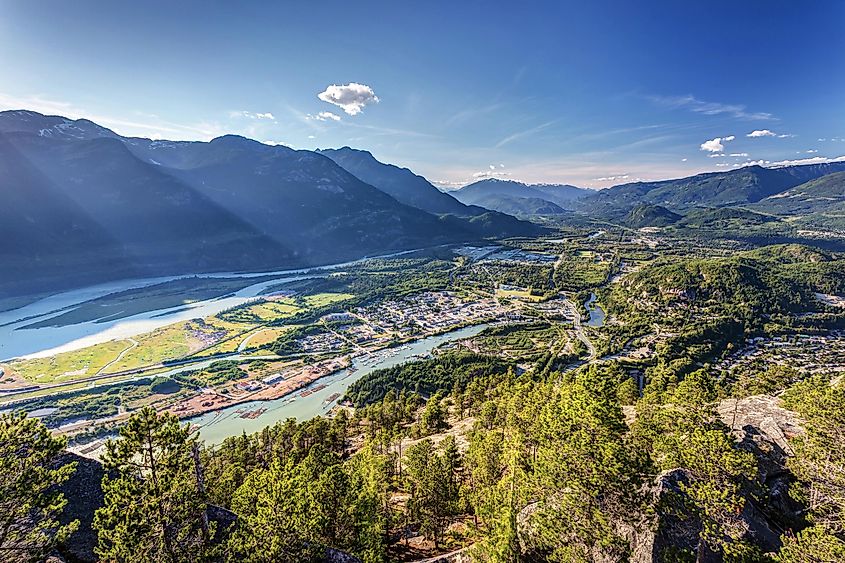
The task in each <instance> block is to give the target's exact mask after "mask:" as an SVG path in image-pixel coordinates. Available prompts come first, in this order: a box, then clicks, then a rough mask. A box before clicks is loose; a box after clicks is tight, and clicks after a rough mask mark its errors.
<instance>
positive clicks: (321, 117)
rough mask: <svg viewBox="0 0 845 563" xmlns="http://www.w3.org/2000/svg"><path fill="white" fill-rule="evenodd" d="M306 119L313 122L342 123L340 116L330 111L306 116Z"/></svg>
mask: <svg viewBox="0 0 845 563" xmlns="http://www.w3.org/2000/svg"><path fill="white" fill-rule="evenodd" d="M305 119H309V120H312V121H340V116H339V115H337V114H336V113H332V112H330V111H321V112H320V113H318V114H315V115H312V114H310V113H309V114H306V116H305Z"/></svg>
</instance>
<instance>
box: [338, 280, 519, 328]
mask: <svg viewBox="0 0 845 563" xmlns="http://www.w3.org/2000/svg"><path fill="white" fill-rule="evenodd" d="M510 311H511V308H510V307H507V306H505V305H502V304H500V303H499V302H498V301H496V300H495V299H492V298H486V299H474V300H464V299H461V297H459V296H458V295H457V294H456V293H454V292H451V291H429V292H425V293H419V294H417V295H412V296H409V297H405V298H403V299H399V300H386V301H382V302H380V303H378V304H376V305H372V306H370V307H361V308H358V309H357V310H356V311H355V312H356V314H357V315H358V317H359V318H360V319H361V320H363V321H364V322H366V323H367V324H369V325H372V326H374V327H376V328H377V329H378V330H383V331H385V332H395V333H399V334H400V335H402V336H412V335H416V334H420V333H431V332H441V331H444V330H448V329H450V328H453V327H455V326H459V325H464V324H473V323H480V322H483V321H486V320H493V319H499V318H502V317H504V316H505V315H507V314H508V313H509V312H510Z"/></svg>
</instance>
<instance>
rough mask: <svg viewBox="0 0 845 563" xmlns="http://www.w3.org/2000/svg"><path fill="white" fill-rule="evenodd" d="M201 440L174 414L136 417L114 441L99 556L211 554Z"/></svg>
mask: <svg viewBox="0 0 845 563" xmlns="http://www.w3.org/2000/svg"><path fill="white" fill-rule="evenodd" d="M197 447H198V446H197V443H196V439H195V438H191V437H190V431H189V429H188V427H187V426H182V425H180V424H179V420H178V419H177V418H176V417H175V416H173V415H171V414H167V413H165V414H161V415H159V414H157V413H156V411H155V410H153V409H152V408H150V407H145V408H144V409H142V410H140V411H138V412H137V413H135V414H133V415H132V416H131V417H129V420H127V422H126V425H125V426H123V427H122V428H121V429H120V436H119V438H118V439H117V440H109V441H108V442H107V443H106V453H105V454H104V456H103V464H104V467H105V469H106V473H105V475H104V477H103V493H104V497H105V498H104V504H103V506H102V507H101V508H99V509H98V510H97V512H96V514H95V516H94V528H95V529H96V530H97V533H98V539H99V544H98V546H97V549H96V552H97V554H98V555H99V556H100V557H101V558H103V559H106V560H110V561H155V562H159V561H161V562H167V563H175V562H178V561H198V560H202V559H203V558H204V557H205V556H206V554H207V553H206V552H207V548H208V547H209V538H208V534H209V530H208V528H207V519H206V498H205V494H204V491H202V490H201V489H200V490H198V487H197V469H198V468H197V466H196V464H195V463H196V462H195V458H194V452H195V451H197V450H196V448H197Z"/></svg>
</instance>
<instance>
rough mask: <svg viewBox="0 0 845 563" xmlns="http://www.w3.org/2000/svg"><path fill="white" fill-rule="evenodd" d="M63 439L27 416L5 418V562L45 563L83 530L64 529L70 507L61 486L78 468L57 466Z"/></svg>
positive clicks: (1, 526)
mask: <svg viewBox="0 0 845 563" xmlns="http://www.w3.org/2000/svg"><path fill="white" fill-rule="evenodd" d="M65 445H66V441H65V439H64V438H57V437H54V436H53V435H52V434H51V433H50V431H49V430H48V429H47V428H46V427H45V426H44V425H43V424H41V422H39V421H38V420H37V419H34V418H27V416H26V414H25V413H22V412H19V413H3V414H0V475H2V478H0V559H2V560H4V561H40V560H43V559H45V558H46V556H47V554H48V553H49V552H50V551H51V550H52V549H53V548H54V547H55V545H56V544H57V543H59V542H62V541H64V540H65V539H67V537H68V536H69V535H70V534H72V533H73V531H74V530H76V528H77V527H78V525H79V522H77V521H74V522H72V523H71V524H68V525H64V526H62V525H60V524H59V522H58V520H57V517H58V516H59V514H61V512H62V509H64V507H65V505H66V504H67V500H66V499H65V498H64V495H63V494H62V493H61V492H59V491H58V489H57V487H58V486H59V485H61V484H62V483H64V482H65V481H67V479H68V478H69V477H70V476H71V475H72V474H73V472H74V471H75V470H76V463H66V464H63V465H61V466H59V467H56V465H57V461H58V456H59V454H60V453H61V451H62V450H63V449H64V447H65Z"/></svg>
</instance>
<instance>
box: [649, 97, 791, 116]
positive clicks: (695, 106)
mask: <svg viewBox="0 0 845 563" xmlns="http://www.w3.org/2000/svg"><path fill="white" fill-rule="evenodd" d="M647 98H648V99H649V100H651V101H652V102H654V103H656V104H658V105H661V106H664V107H668V108H672V109H686V110H689V111H692V112H695V113H700V114H702V115H727V116H730V117H735V118H737V119H750V120H761V121H765V120H773V119H776V118H775V116H773V115H772V114H771V113H766V112H752V111H748V109H747V108H746V106H744V105H742V104H723V103H719V102H707V101H704V100H699V99H698V98H696V97H695V96H693V95H689V94H688V95H686V96H647Z"/></svg>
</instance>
